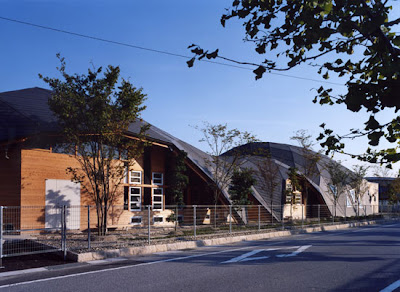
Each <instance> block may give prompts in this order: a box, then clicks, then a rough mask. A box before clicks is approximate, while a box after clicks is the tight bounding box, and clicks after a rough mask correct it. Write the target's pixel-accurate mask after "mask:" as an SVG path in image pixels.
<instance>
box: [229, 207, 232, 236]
mask: <svg viewBox="0 0 400 292" xmlns="http://www.w3.org/2000/svg"><path fill="white" fill-rule="evenodd" d="M229 234H232V205H229Z"/></svg>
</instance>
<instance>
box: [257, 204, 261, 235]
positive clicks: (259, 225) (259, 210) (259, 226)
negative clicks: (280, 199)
mask: <svg viewBox="0 0 400 292" xmlns="http://www.w3.org/2000/svg"><path fill="white" fill-rule="evenodd" d="M260 221H261V206H260V205H258V231H260V230H261V222H260Z"/></svg>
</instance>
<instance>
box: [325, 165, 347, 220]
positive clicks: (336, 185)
mask: <svg viewBox="0 0 400 292" xmlns="http://www.w3.org/2000/svg"><path fill="white" fill-rule="evenodd" d="M326 170H327V171H328V173H329V176H330V179H329V183H328V190H329V191H330V192H331V194H332V198H333V204H334V209H335V211H334V212H335V213H334V216H335V217H336V209H337V203H338V201H339V198H340V196H341V195H342V194H343V193H344V192H345V190H346V188H347V181H348V176H349V173H348V172H347V171H345V169H344V168H343V166H342V165H341V164H340V161H339V162H335V161H333V160H332V161H330V162H329V163H327V165H326Z"/></svg>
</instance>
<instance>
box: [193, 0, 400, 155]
mask: <svg viewBox="0 0 400 292" xmlns="http://www.w3.org/2000/svg"><path fill="white" fill-rule="evenodd" d="M391 9H392V7H391V6H390V2H389V1H381V0H376V1H367V0H340V1H334V0H319V1H304V0H303V1H298V0H279V1H262V0H254V1H248V0H234V1H233V2H232V7H230V8H229V9H227V11H226V13H225V14H224V15H222V17H221V24H222V25H223V26H225V24H226V22H227V21H229V20H231V19H238V20H240V21H242V22H243V26H244V29H245V41H247V42H250V43H253V44H254V47H255V51H256V52H257V53H258V54H260V55H266V56H267V57H266V59H265V60H264V61H263V62H262V63H261V64H259V63H254V62H248V61H241V60H237V59H234V58H233V59H232V58H228V57H226V56H223V55H222V54H220V52H219V50H215V51H209V50H205V49H202V48H201V47H199V46H198V45H194V44H193V45H191V46H189V48H190V49H191V51H192V52H193V53H194V57H193V58H192V59H190V60H189V61H188V62H187V63H188V66H189V67H191V66H193V64H194V62H195V60H201V59H203V58H207V59H215V58H218V59H222V60H225V61H229V62H234V63H237V64H246V65H251V66H254V68H255V69H254V71H253V72H254V74H255V76H256V79H259V78H262V77H263V74H264V73H265V72H271V71H285V70H290V69H291V68H293V67H296V66H299V65H301V64H311V65H313V66H316V67H318V68H319V69H318V72H319V73H320V74H321V75H322V77H323V78H325V79H328V78H329V76H330V75H335V76H338V77H341V78H343V79H344V80H345V86H346V87H347V92H346V93H344V94H335V92H334V91H333V89H332V88H326V87H324V86H321V87H320V88H318V90H317V92H316V97H315V99H314V100H313V101H314V102H315V103H317V102H319V103H320V104H322V105H334V104H344V105H346V107H347V109H348V110H350V111H352V112H359V111H360V110H362V109H363V110H365V111H367V112H368V113H369V114H370V116H369V119H368V120H367V121H365V127H364V128H363V129H350V130H349V132H348V133H347V134H342V135H338V134H335V133H334V132H333V131H332V130H331V129H329V128H327V127H326V125H325V124H322V125H321V127H322V128H323V130H322V133H321V135H320V136H319V138H318V139H319V140H320V141H321V145H322V146H324V147H326V149H327V153H328V152H330V151H337V152H344V147H345V145H344V142H343V140H344V139H354V138H357V137H361V136H366V137H367V138H368V140H369V145H371V146H377V145H378V144H379V142H380V140H381V138H383V137H384V138H385V139H386V140H387V141H388V142H390V143H396V142H398V137H399V134H400V116H395V117H394V118H393V119H392V120H391V121H389V122H387V121H378V117H377V115H376V114H377V113H378V112H380V111H381V110H383V109H386V108H389V109H393V110H394V111H395V112H397V111H398V110H399V109H400V98H398V95H399V92H400V78H399V74H400V36H398V35H397V34H396V33H395V32H393V31H392V29H393V28H395V27H397V25H398V24H399V23H400V18H397V19H391V15H390V11H391ZM274 52H275V54H274ZM278 59H279V62H278ZM317 61H319V62H321V63H320V64H318V63H316V62H317ZM314 62H315V63H314ZM282 64H284V65H282ZM281 65H282V66H281ZM348 154H350V155H352V156H353V157H357V158H359V159H361V160H365V161H370V162H377V161H379V162H381V163H391V162H396V161H399V160H400V153H399V152H398V151H397V148H396V147H394V146H393V147H390V148H388V149H383V150H381V151H374V150H372V149H371V148H370V147H369V148H368V149H367V151H366V153H365V154H352V153H348Z"/></svg>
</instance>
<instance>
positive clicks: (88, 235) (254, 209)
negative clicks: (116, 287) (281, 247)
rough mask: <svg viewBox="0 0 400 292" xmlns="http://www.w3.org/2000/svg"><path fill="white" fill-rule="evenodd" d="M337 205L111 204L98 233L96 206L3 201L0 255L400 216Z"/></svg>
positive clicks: (390, 209) (395, 210)
mask: <svg viewBox="0 0 400 292" xmlns="http://www.w3.org/2000/svg"><path fill="white" fill-rule="evenodd" d="M338 207H339V206H328V205H308V206H304V205H289V206H288V205H272V206H261V205H246V206H229V205H193V206H163V208H162V209H155V208H152V206H151V205H147V206H142V208H141V209H140V210H134V211H132V210H127V208H126V206H110V207H109V210H108V212H107V227H108V229H107V234H106V235H99V233H98V232H97V226H98V220H97V219H98V217H97V212H96V207H95V206H32V207H9V206H3V207H0V240H1V244H0V259H2V258H4V257H10V256H17V255H24V254H33V253H42V252H62V253H63V254H64V255H66V254H67V251H68V250H71V251H84V250H92V249H99V248H118V247H127V246H137V245H143V244H150V243H151V242H168V241H176V240H188V239H197V238H198V237H209V236H219V235H224V234H225V235H231V234H235V233H241V232H260V231H263V232H264V231H266V230H269V229H270V230H276V229H295V228H304V227H306V226H310V225H311V226H314V225H323V224H333V223H337V222H349V221H357V220H365V219H378V218H388V217H391V218H392V217H400V208H399V206H385V207H384V208H382V207H379V206H377V205H368V206H365V205H364V206H355V205H352V206H342V207H343V208H342V211H343V210H344V212H342V215H341V216H333V215H332V214H335V212H334V210H335V208H338ZM347 209H349V210H348V211H347V213H346V210H347ZM350 210H353V211H352V212H350ZM336 214H337V213H336ZM343 214H344V215H343Z"/></svg>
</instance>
